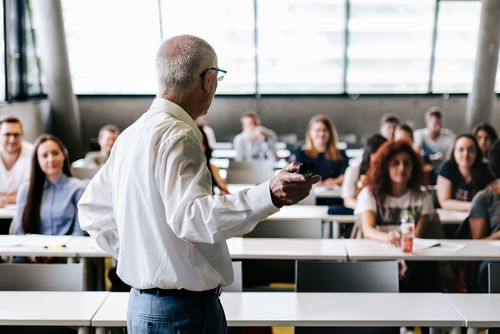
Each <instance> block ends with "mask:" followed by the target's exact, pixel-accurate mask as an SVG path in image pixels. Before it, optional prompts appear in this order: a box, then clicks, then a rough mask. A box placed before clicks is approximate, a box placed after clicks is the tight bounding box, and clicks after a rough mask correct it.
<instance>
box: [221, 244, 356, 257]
mask: <svg viewBox="0 0 500 334" xmlns="http://www.w3.org/2000/svg"><path fill="white" fill-rule="evenodd" d="M227 244H228V247H229V253H230V254H231V258H232V259H235V260H236V259H273V260H341V261H346V260H347V252H346V249H345V247H344V242H343V240H342V239H285V238H279V239H275V238H232V239H229V240H228V241H227Z"/></svg>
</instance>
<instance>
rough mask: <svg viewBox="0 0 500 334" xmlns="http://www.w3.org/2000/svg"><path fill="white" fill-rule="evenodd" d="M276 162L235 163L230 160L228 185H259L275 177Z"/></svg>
mask: <svg viewBox="0 0 500 334" xmlns="http://www.w3.org/2000/svg"><path fill="white" fill-rule="evenodd" d="M274 164H275V162H274V161H270V160H255V161H234V160H229V166H228V168H227V177H226V182H227V183H233V184H259V183H262V182H265V181H267V180H269V179H271V178H272V177H273V176H274V174H275V173H274Z"/></svg>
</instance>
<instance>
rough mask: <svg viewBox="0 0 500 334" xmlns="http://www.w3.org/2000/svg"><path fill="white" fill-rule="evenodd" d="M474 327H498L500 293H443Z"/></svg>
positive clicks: (499, 319) (499, 320)
mask: <svg viewBox="0 0 500 334" xmlns="http://www.w3.org/2000/svg"><path fill="white" fill-rule="evenodd" d="M445 296H446V298H447V299H448V300H449V301H450V302H451V303H452V304H453V305H454V306H455V307H456V309H457V310H458V311H459V312H460V314H461V315H462V316H463V317H464V318H465V320H466V326H467V327H470V328H474V329H476V330H477V329H478V328H490V327H500V294H478V293H473V294H471V293H468V294H445Z"/></svg>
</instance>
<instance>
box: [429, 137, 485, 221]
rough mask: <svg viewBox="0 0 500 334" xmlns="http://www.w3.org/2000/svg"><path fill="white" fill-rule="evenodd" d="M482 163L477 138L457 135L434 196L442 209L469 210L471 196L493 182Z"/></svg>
mask: <svg viewBox="0 0 500 334" xmlns="http://www.w3.org/2000/svg"><path fill="white" fill-rule="evenodd" d="M482 160H483V159H482V153H481V150H480V149H479V145H478V143H477V140H476V137H474V136H473V135H471V134H461V135H459V136H458V137H457V139H456V140H455V145H454V146H453V151H452V154H451V157H450V159H449V160H448V161H446V162H445V163H444V164H443V167H442V168H441V170H440V171H439V175H438V178H437V197H438V200H439V205H440V206H441V207H442V208H443V209H448V210H459V211H469V210H470V208H471V201H472V198H473V197H474V195H475V194H476V193H477V192H478V191H480V190H482V189H484V188H485V187H486V186H487V185H488V184H489V183H490V182H492V181H493V180H494V178H493V176H492V175H491V173H490V172H489V170H488V167H487V166H486V164H484V162H483V161H482Z"/></svg>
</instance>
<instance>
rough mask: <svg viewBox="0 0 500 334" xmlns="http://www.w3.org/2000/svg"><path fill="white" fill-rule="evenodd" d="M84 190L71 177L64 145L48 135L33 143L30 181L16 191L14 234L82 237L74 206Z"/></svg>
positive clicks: (78, 182) (80, 183)
mask: <svg viewBox="0 0 500 334" xmlns="http://www.w3.org/2000/svg"><path fill="white" fill-rule="evenodd" d="M84 188H85V186H84V184H83V182H82V181H80V180H78V179H76V178H73V177H71V171H70V168H69V162H68V154H67V151H66V148H65V147H64V145H63V143H62V142H61V141H60V140H59V139H58V138H56V137H54V136H51V135H42V136H40V137H39V138H38V139H37V141H36V143H35V151H34V154H33V160H32V166H31V177H30V179H29V182H25V183H23V184H22V185H21V187H20V188H19V192H18V194H17V212H16V216H15V219H14V224H15V225H14V226H15V234H28V233H36V234H47V235H83V232H82V230H81V229H80V225H79V223H78V214H77V203H78V200H79V199H80V197H81V196H82V194H83V191H84V190H85V189H84Z"/></svg>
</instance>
